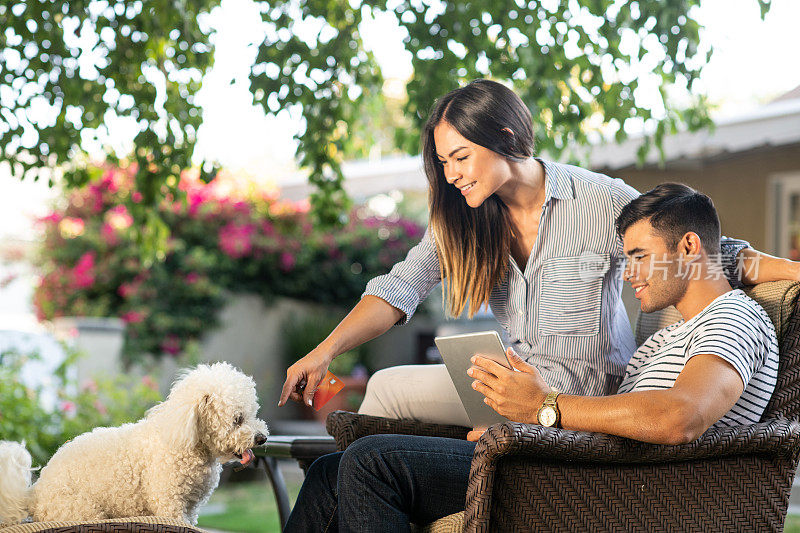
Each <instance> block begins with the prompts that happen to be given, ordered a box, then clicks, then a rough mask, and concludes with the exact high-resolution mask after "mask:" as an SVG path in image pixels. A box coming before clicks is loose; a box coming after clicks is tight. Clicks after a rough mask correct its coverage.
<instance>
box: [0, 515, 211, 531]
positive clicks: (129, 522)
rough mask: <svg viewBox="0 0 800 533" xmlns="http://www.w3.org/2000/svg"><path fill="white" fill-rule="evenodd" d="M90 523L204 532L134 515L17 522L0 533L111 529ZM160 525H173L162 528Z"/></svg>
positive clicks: (136, 529) (172, 520)
mask: <svg viewBox="0 0 800 533" xmlns="http://www.w3.org/2000/svg"><path fill="white" fill-rule="evenodd" d="M90 524H91V525H99V524H108V525H111V524H119V525H120V526H121V527H123V529H117V531H141V532H157V531H164V532H169V533H172V532H186V533H190V532H191V533H194V532H199V533H206V532H205V531H204V530H202V529H198V528H196V527H193V526H191V525H189V524H187V523H186V522H182V521H180V520H175V519H173V518H164V517H160V516H136V517H131V518H114V519H111V520H94V521H91V522H29V523H27V524H18V525H16V526H7V527H2V526H0V533H39V532H46V531H50V530H54V529H56V528H65V527H74V528H76V529H75V531H112V529H111V528H110V527H107V528H104V527H102V526H101V527H92V528H91V529H90V528H89V527H87V526H89V525H90ZM125 526H127V529H124V527H125ZM148 526H152V527H148ZM161 526H175V527H169V528H164V527H161ZM58 531H59V533H62V532H63V531H65V530H63V529H58ZM67 531H69V530H67Z"/></svg>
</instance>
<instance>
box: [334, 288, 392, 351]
mask: <svg viewBox="0 0 800 533" xmlns="http://www.w3.org/2000/svg"><path fill="white" fill-rule="evenodd" d="M403 316H405V314H404V313H403V312H402V311H400V310H399V309H397V308H396V307H393V306H392V305H390V304H388V303H387V302H386V301H384V300H382V299H381V298H378V297H377V296H371V295H367V296H364V297H363V298H362V299H361V300H360V301H359V302H358V303H357V304H356V305H355V307H353V310H352V311H350V313H348V314H347V316H346V317H344V319H343V320H342V321H341V322H340V323H339V325H338V326H336V328H335V329H334V330H333V331H332V332H331V334H330V335H328V337H327V338H326V339H325V340H324V341H322V342H321V343H320V347H321V348H323V349H325V350H326V351H327V352H328V353H330V354H331V358H333V357H336V356H337V355H339V354H342V353H344V352H346V351H348V350H352V349H353V348H355V347H357V346H360V345H361V344H364V343H365V342H367V341H369V340H372V339H374V338H375V337H378V336H379V335H382V334H383V333H385V332H386V331H388V330H389V329H390V328H391V327H392V326H393V325H394V324H396V323H397V321H398V320H400V319H401V318H403Z"/></svg>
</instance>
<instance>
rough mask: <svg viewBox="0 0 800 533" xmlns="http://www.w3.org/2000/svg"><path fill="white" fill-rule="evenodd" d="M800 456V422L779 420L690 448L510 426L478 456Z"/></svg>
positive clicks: (611, 459)
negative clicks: (799, 454)
mask: <svg viewBox="0 0 800 533" xmlns="http://www.w3.org/2000/svg"><path fill="white" fill-rule="evenodd" d="M799 452H800V423H798V422H797V421H794V420H786V419H777V420H768V421H765V422H760V423H758V424H753V425H749V426H734V427H727V428H719V429H716V428H712V429H709V430H708V431H706V432H705V433H704V434H703V435H702V436H701V437H700V438H699V439H697V440H696V441H694V442H691V443H689V444H683V445H678V446H670V445H663V444H648V443H644V442H638V441H634V440H630V439H625V438H622V437H616V436H613V435H606V434H603V433H588V432H583V431H570V430H566V429H555V428H545V427H542V426H538V425H529V424H520V423H517V422H506V423H503V424H498V425H496V426H492V427H491V428H489V430H488V431H487V432H486V433H485V434H484V435H483V436H482V437H481V439H480V440H479V441H478V449H476V452H475V454H476V456H478V455H481V456H486V458H487V459H488V458H492V459H490V460H493V458H497V457H500V456H503V455H509V454H517V455H525V456H528V457H531V458H541V459H547V460H552V461H582V462H602V463H656V462H657V463H664V462H671V461H690V460H695V459H708V458H711V457H725V456H729V455H739V454H766V455H794V454H797V453H799Z"/></svg>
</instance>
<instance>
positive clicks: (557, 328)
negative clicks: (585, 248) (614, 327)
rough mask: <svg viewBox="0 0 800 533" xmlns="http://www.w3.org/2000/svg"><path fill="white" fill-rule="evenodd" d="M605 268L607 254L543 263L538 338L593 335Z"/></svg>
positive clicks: (586, 255)
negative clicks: (545, 336)
mask: <svg viewBox="0 0 800 533" xmlns="http://www.w3.org/2000/svg"><path fill="white" fill-rule="evenodd" d="M609 267H610V255H609V254H595V253H591V252H584V253H583V254H581V255H579V256H572V257H554V258H552V259H548V260H547V261H545V262H544V264H543V265H542V277H541V284H540V289H539V302H538V306H537V307H538V310H537V316H538V321H539V324H538V332H539V335H574V336H592V335H597V333H598V332H599V331H600V313H601V311H602V309H601V307H602V305H601V304H602V298H603V279H604V277H605V273H606V272H608V269H609Z"/></svg>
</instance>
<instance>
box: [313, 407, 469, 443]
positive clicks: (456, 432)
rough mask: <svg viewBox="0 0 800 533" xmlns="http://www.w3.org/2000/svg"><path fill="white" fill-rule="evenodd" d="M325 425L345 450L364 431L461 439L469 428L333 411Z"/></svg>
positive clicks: (374, 433) (372, 433)
mask: <svg viewBox="0 0 800 533" xmlns="http://www.w3.org/2000/svg"><path fill="white" fill-rule="evenodd" d="M326 429H327V430H328V434H329V435H331V436H332V437H333V438H335V439H336V448H337V449H338V450H344V449H345V448H347V447H348V446H350V444H352V443H353V442H354V441H355V440H356V439H359V438H361V437H364V436H366V435H379V434H382V435H385V434H396V435H421V436H426V437H448V438H451V439H464V438H466V436H467V433H468V432H469V431H470V430H471V429H472V428H467V427H463V426H447V425H442V424H431V423H428V422H419V421H416V420H409V419H393V418H382V417H379V416H369V415H359V414H356V413H351V412H349V411H334V412H333V413H331V414H329V415H328V419H327V421H326Z"/></svg>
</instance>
